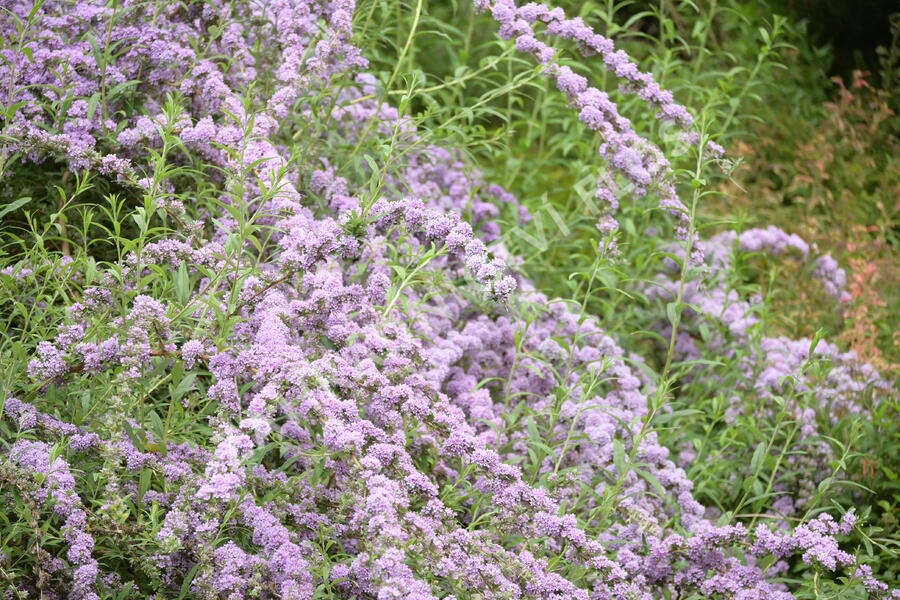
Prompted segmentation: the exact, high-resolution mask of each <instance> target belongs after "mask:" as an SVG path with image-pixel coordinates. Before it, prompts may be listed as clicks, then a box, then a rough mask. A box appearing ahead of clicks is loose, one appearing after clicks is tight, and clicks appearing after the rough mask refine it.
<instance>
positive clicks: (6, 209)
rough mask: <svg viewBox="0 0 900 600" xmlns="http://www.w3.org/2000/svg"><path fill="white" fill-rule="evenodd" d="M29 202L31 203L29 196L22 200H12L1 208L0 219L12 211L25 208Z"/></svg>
mask: <svg viewBox="0 0 900 600" xmlns="http://www.w3.org/2000/svg"><path fill="white" fill-rule="evenodd" d="M29 202H31V196H25V197H23V198H19V199H18V200H13V201H12V202H10V203H9V204H7V205H6V206H4V207H3V208H0V217H3V216H6V215H7V214H9V213H11V212H12V211H14V210H16V209H19V208H21V207H23V206H25V205H26V204H28V203H29Z"/></svg>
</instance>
